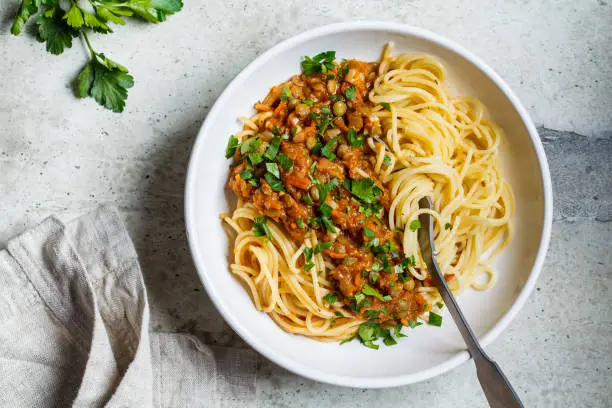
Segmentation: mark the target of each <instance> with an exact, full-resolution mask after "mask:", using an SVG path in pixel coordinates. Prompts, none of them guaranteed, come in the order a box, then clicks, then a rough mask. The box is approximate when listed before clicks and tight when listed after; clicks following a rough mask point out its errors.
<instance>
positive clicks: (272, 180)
mask: <svg viewBox="0 0 612 408" xmlns="http://www.w3.org/2000/svg"><path fill="white" fill-rule="evenodd" d="M277 170H278V167H277ZM264 179H265V180H266V181H267V182H268V184H269V185H270V188H271V189H272V191H285V185H284V184H283V182H282V181H280V180H279V179H278V178H277V177H275V176H274V174H272V173H270V172H268V173H266V174H265V175H264Z"/></svg>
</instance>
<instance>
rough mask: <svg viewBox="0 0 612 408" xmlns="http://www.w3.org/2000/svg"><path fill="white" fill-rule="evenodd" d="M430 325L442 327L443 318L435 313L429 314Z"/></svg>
mask: <svg viewBox="0 0 612 408" xmlns="http://www.w3.org/2000/svg"><path fill="white" fill-rule="evenodd" d="M429 324H431V325H432V326H438V327H440V326H442V316H440V315H439V314H437V313H434V312H429Z"/></svg>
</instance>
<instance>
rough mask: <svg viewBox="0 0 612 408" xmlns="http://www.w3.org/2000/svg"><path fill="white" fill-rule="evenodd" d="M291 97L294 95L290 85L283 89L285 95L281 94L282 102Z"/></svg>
mask: <svg viewBox="0 0 612 408" xmlns="http://www.w3.org/2000/svg"><path fill="white" fill-rule="evenodd" d="M291 97H293V95H292V94H291V89H289V86H288V85H285V87H284V88H283V93H282V94H281V101H283V102H285V101H286V100H288V99H290V98H291Z"/></svg>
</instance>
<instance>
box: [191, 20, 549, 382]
mask: <svg viewBox="0 0 612 408" xmlns="http://www.w3.org/2000/svg"><path fill="white" fill-rule="evenodd" d="M362 30H372V31H384V32H389V33H396V34H404V35H409V36H413V37H416V38H419V39H423V40H427V41H431V42H433V43H435V44H437V45H439V46H441V47H444V48H446V49H448V50H450V51H452V52H454V53H456V54H458V55H460V56H461V57H463V58H465V59H466V60H468V61H469V62H471V63H472V64H474V65H475V66H476V67H477V68H478V69H479V70H480V71H481V72H483V73H484V74H485V75H486V76H488V77H489V78H490V79H491V80H492V81H493V82H494V83H495V85H497V87H498V88H499V89H500V90H501V91H502V92H503V93H504V95H505V96H506V98H507V99H508V100H509V101H510V102H511V103H512V105H513V106H514V108H515V109H516V111H517V113H518V114H519V117H520V118H521V121H522V122H523V124H524V126H525V128H526V129H527V132H528V134H529V137H530V138H531V144H532V145H533V148H534V150H535V153H536V156H537V160H538V164H539V167H540V176H541V181H542V186H543V190H544V191H543V193H544V222H543V227H542V234H541V236H540V245H539V248H538V252H537V254H536V258H535V261H534V263H533V267H532V268H531V272H530V273H529V277H528V279H527V281H526V282H525V284H524V286H523V288H522V290H521V292H520V293H519V295H518V297H517V298H516V299H515V301H514V303H513V304H512V305H511V306H510V308H509V309H508V310H507V311H506V312H505V313H504V314H503V315H502V317H501V318H500V319H499V320H498V321H497V322H496V323H495V325H494V326H493V327H492V328H491V329H490V330H489V331H488V332H487V333H486V334H485V335H484V336H482V338H481V339H480V342H481V344H482V346H483V347H484V346H487V345H488V344H490V343H491V342H492V341H493V340H494V339H495V338H496V337H497V336H498V335H499V334H500V333H501V332H502V331H503V330H504V329H505V328H506V327H507V326H508V325H509V323H510V322H511V321H512V319H513V318H514V317H515V316H516V315H517V314H518V312H519V311H520V309H521V308H522V307H523V306H524V304H525V302H526V300H527V298H528V297H529V294H530V293H531V291H532V290H533V288H534V286H535V283H536V280H537V278H538V276H539V274H540V271H541V269H542V266H543V264H544V259H545V257H546V252H547V250H548V245H549V242H550V236H551V227H552V213H553V193H552V182H551V178H550V171H549V167H548V162H547V160H546V154H545V152H544V146H543V145H542V142H541V140H540V137H539V135H538V132H537V130H536V127H535V125H534V124H533V122H532V121H531V119H530V117H529V114H528V113H527V111H526V110H525V108H524V107H523V105H522V104H521V102H520V101H519V99H518V97H517V96H516V95H515V94H514V92H513V91H512V90H511V89H510V87H509V86H508V85H507V84H506V82H505V81H504V80H503V79H501V77H500V76H499V75H498V74H497V73H496V72H495V71H494V70H493V69H492V68H490V67H489V66H488V65H487V64H485V63H484V62H483V61H482V60H481V59H480V58H478V57H476V56H475V55H474V54H472V53H471V52H469V51H467V50H466V49H465V48H463V47H462V46H460V45H459V44H457V43H455V42H453V41H451V40H449V39H447V38H445V37H443V36H441V35H439V34H436V33H434V32H431V31H429V30H426V29H422V28H418V27H413V26H410V25H406V24H400V23H391V22H384V21H357V22H344V23H335V24H330V25H325V26H321V27H318V28H314V29H311V30H308V31H306V32H303V33H301V34H298V35H295V36H293V37H291V38H289V39H287V40H284V41H282V42H280V43H278V44H276V45H274V46H273V47H272V48H270V49H269V50H267V51H266V52H264V53H263V54H261V55H259V56H258V57H257V58H255V59H254V60H253V61H252V62H251V63H250V64H249V65H247V66H246V67H245V68H244V69H243V70H242V71H241V72H240V73H239V74H238V75H237V76H236V77H235V78H234V79H233V80H232V81H231V82H230V83H229V85H228V86H227V87H226V88H225V89H224V90H223V92H222V93H221V94H220V96H219V97H218V98H217V100H216V101H215V103H214V105H213V107H212V108H211V110H210V112H209V113H208V115H207V116H206V119H205V120H204V123H203V124H202V126H201V128H200V130H199V132H198V136H197V137H196V140H195V142H194V145H193V148H192V152H191V155H190V158H189V165H188V169H187V177H186V183H185V209H184V210H185V224H186V232H187V240H188V242H189V249H190V252H191V254H192V257H193V260H194V263H195V266H196V269H197V271H198V275H199V277H200V279H201V280H202V283H203V286H204V288H205V290H206V292H207V294H208V296H209V297H210V299H211V300H212V302H213V303H214V305H215V307H216V308H217V310H218V311H219V312H220V314H221V315H222V316H223V318H224V319H225V321H226V322H227V323H228V324H229V325H230V327H231V328H232V329H233V330H234V331H236V333H237V334H238V335H239V336H240V337H241V338H242V339H243V340H244V341H245V342H246V343H247V344H249V346H251V347H253V348H254V349H255V350H256V351H257V352H259V353H260V354H262V355H263V356H265V357H266V358H268V359H269V360H271V361H272V362H274V363H276V364H278V365H279V366H281V367H283V368H285V369H287V370H289V371H291V372H294V373H296V374H298V375H301V376H303V377H306V378H309V379H312V380H315V381H319V382H325V383H329V384H333V385H340V386H347V387H358V388H387V387H395V386H400V385H406V384H412V383H416V382H420V381H424V380H427V379H429V378H432V377H435V376H437V375H440V374H442V373H445V372H447V371H449V370H451V369H453V368H455V367H456V366H458V365H459V364H461V363H463V362H465V361H467V360H468V359H469V358H470V355H469V353H468V352H467V351H465V350H464V351H459V352H457V353H456V354H455V355H454V356H453V357H451V358H450V359H448V360H446V361H445V362H443V363H441V364H438V365H436V366H434V367H431V368H428V369H426V370H423V371H420V372H417V373H412V374H405V375H393V376H387V377H357V378H354V377H350V376H346V375H338V374H330V373H326V372H324V371H320V370H317V369H313V368H310V367H307V366H304V365H302V364H300V363H296V362H295V361H292V360H290V359H287V358H284V357H282V356H279V355H278V354H277V353H276V351H275V350H274V348H273V347H272V346H270V345H267V344H261V343H258V342H257V341H255V339H254V338H253V337H252V336H251V334H250V333H249V332H248V331H247V330H245V329H244V328H243V327H242V325H241V323H240V322H239V321H238V320H237V319H234V318H233V317H232V315H231V314H230V313H229V311H228V310H226V308H225V307H224V306H223V302H221V300H220V295H219V294H218V293H217V292H216V291H215V289H214V286H213V284H212V282H211V280H210V279H209V275H208V273H207V269H206V266H205V261H204V258H203V255H202V253H201V251H199V250H198V248H199V245H198V244H197V242H196V240H195V238H194V237H195V234H194V228H195V226H194V224H193V223H192V222H191V220H192V219H193V215H194V213H195V211H197V208H195V206H194V205H193V196H194V194H195V178H196V175H195V171H194V168H195V166H196V164H195V157H196V156H198V152H199V151H200V150H201V149H202V148H204V147H205V145H204V142H205V138H204V137H201V136H202V135H203V134H206V133H207V132H208V131H209V129H210V127H211V126H212V124H213V123H214V122H215V120H216V116H217V113H218V111H220V109H221V107H222V106H223V105H224V104H225V102H226V99H227V98H228V97H229V94H230V93H231V91H232V90H233V88H234V87H235V86H237V83H238V82H239V81H240V80H241V79H242V78H244V77H247V76H248V75H250V74H251V72H252V71H254V70H255V69H256V68H258V67H260V66H261V65H262V64H264V63H266V62H267V60H268V59H269V58H270V57H272V56H275V55H278V54H280V53H282V52H284V51H286V50H288V49H290V48H292V47H293V46H295V45H297V44H300V43H302V42H305V41H307V40H310V39H313V38H317V37H322V36H326V35H330V34H337V33H348V32H353V31H362Z"/></svg>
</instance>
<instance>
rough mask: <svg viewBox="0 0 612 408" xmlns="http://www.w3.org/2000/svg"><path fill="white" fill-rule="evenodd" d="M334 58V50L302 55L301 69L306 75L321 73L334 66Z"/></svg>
mask: <svg viewBox="0 0 612 408" xmlns="http://www.w3.org/2000/svg"><path fill="white" fill-rule="evenodd" d="M335 59H336V51H324V52H321V53H319V54H317V55H315V56H314V57H312V58H311V57H304V61H302V64H301V65H302V71H304V74H306V75H308V76H309V75H312V74H318V73H323V74H325V73H326V72H327V71H329V70H332V69H334V68H335V65H334V60H335Z"/></svg>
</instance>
